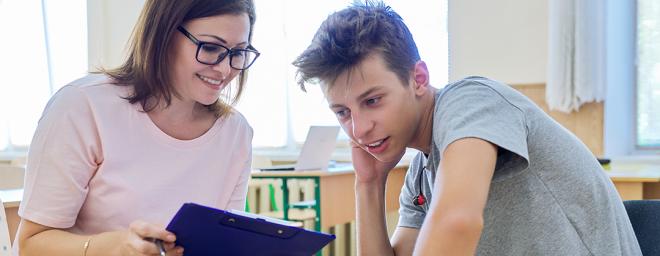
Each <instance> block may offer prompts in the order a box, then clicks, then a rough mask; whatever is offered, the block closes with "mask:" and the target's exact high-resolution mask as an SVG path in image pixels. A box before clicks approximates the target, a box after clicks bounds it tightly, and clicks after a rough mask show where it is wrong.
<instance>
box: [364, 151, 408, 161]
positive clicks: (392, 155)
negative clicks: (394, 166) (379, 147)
mask: <svg viewBox="0 0 660 256" xmlns="http://www.w3.org/2000/svg"><path fill="white" fill-rule="evenodd" d="M405 153H406V150H405V149H404V150H398V151H392V152H383V153H381V154H371V155H372V156H373V157H374V158H376V160H378V161H380V162H383V163H391V162H397V163H398V162H399V161H401V158H403V154H405Z"/></svg>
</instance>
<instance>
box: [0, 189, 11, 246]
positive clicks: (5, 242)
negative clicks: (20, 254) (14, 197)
mask: <svg viewBox="0 0 660 256" xmlns="http://www.w3.org/2000/svg"><path fill="white" fill-rule="evenodd" d="M0 206H2V209H0V256H10V255H11V241H10V240H9V226H8V225H7V216H6V215H5V207H4V206H3V204H2V198H0Z"/></svg>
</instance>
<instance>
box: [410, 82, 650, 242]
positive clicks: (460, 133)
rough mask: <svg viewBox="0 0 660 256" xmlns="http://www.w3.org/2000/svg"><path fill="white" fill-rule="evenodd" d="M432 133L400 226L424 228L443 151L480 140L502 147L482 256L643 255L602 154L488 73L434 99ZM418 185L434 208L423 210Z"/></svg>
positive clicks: (415, 168)
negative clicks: (600, 161)
mask: <svg viewBox="0 0 660 256" xmlns="http://www.w3.org/2000/svg"><path fill="white" fill-rule="evenodd" d="M432 136H433V139H432V141H431V152H430V154H429V155H428V158H427V157H426V156H425V155H424V154H423V153H419V154H418V155H417V156H416V157H415V158H414V159H413V161H412V162H411V164H410V168H409V170H408V173H407V174H406V181H405V185H404V187H403V189H402V191H401V195H400V199H399V201H400V204H401V208H400V209H399V213H400V218H399V224H398V225H399V226H400V227H411V228H421V226H422V223H423V222H424V217H425V216H426V212H427V211H428V207H429V205H430V201H431V200H433V195H432V188H433V183H434V181H435V173H436V170H437V169H438V163H439V161H441V159H440V158H441V156H442V152H443V151H444V150H445V149H446V147H447V145H449V144H450V143H452V142H453V141H456V140H458V139H461V138H466V137H473V138H480V139H483V140H486V141H489V142H491V143H493V144H495V145H497V146H498V147H499V149H498V156H497V163H496V166H495V173H494V176H493V180H492V181H491V185H490V191H489V193H488V201H487V203H486V208H485V211H484V228H483V232H482V234H481V238H480V240H479V245H478V248H477V255H641V251H640V248H639V245H638V243H637V239H636V238H635V234H634V232H633V229H632V226H631V224H630V220H629V219H628V215H627V214H626V211H625V208H624V206H623V203H622V202H621V198H620V197H619V195H618V194H617V191H616V190H615V188H614V185H613V184H612V182H611V181H610V179H609V178H608V177H607V175H606V174H605V172H603V169H602V168H601V166H600V165H599V164H598V161H596V158H595V157H594V155H593V154H592V153H591V152H590V151H589V149H587V148H586V146H585V145H584V144H582V142H580V140H579V139H577V138H576V137H575V136H574V135H573V134H572V133H570V132H569V131H567V130H566V129H565V128H563V127H562V126H561V125H559V124H558V123H556V122H555V121H554V120H553V119H551V118H550V117H549V116H548V115H546V114H545V113H544V112H543V111H542V110H541V109H540V108H538V107H537V106H536V105H535V104H534V103H533V102H531V101H530V100H529V99H527V98H526V97H525V96H523V95H522V94H520V93H519V92H517V91H516V90H514V89H512V88H511V87H509V86H507V85H504V84H501V83H498V82H495V81H492V80H488V79H486V78H483V77H468V78H466V79H464V80H461V81H458V82H456V83H453V84H450V85H448V86H447V87H445V88H444V89H442V90H440V91H439V92H438V93H437V94H436V98H435V111H434V115H433V135H432ZM475 157H478V156H475ZM420 172H421V173H420ZM420 178H421V181H420ZM420 184H421V190H422V191H423V193H424V196H425V197H426V198H427V203H426V204H425V205H422V206H416V205H414V204H413V202H412V201H413V198H414V197H415V196H416V195H418V194H419V191H420Z"/></svg>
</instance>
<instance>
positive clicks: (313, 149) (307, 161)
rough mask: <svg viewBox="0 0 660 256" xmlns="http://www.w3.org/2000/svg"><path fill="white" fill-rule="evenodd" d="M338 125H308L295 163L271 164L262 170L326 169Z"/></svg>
mask: <svg viewBox="0 0 660 256" xmlns="http://www.w3.org/2000/svg"><path fill="white" fill-rule="evenodd" d="M338 134H339V126H310V127H309V131H307V138H306V139H305V143H303V146H302V149H301V150H300V155H299V156H298V160H297V161H296V163H295V164H289V165H273V166H271V167H266V168H261V170H262V171H291V170H327V169H328V163H329V162H330V158H331V157H332V151H334V150H335V146H336V142H337V135H338Z"/></svg>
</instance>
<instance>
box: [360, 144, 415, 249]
mask: <svg viewBox="0 0 660 256" xmlns="http://www.w3.org/2000/svg"><path fill="white" fill-rule="evenodd" d="M351 145H352V153H351V156H352V160H353V167H354V168H355V199H356V202H355V209H356V210H357V251H358V255H383V256H387V255H394V253H395V252H394V249H393V248H392V245H391V244H390V241H389V238H388V236H387V227H386V223H385V184H386V182H387V175H388V174H389V172H390V170H392V168H394V166H395V165H396V163H397V162H398V159H400V157H399V158H397V161H396V162H395V161H393V162H389V163H385V162H380V161H378V160H376V159H375V158H374V157H373V156H371V155H370V154H369V153H367V152H366V151H364V149H362V148H360V147H359V146H358V145H357V144H355V143H351ZM401 155H403V152H402V153H401Z"/></svg>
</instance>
